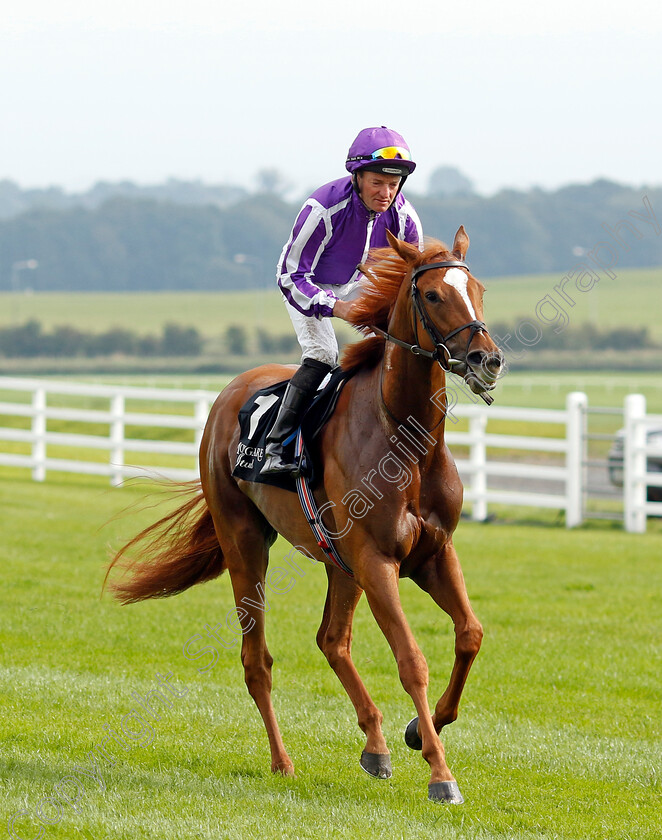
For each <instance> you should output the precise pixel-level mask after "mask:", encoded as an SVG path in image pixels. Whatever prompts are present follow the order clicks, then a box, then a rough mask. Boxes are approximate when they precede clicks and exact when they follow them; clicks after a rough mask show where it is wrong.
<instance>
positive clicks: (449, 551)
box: [406, 541, 483, 749]
mask: <svg viewBox="0 0 662 840" xmlns="http://www.w3.org/2000/svg"><path fill="white" fill-rule="evenodd" d="M412 579H413V580H414V581H415V583H417V584H418V586H420V587H421V589H424V590H425V591H426V592H428V593H429V594H430V596H431V597H432V599H433V600H434V601H435V602H436V603H437V604H439V606H440V607H441V608H442V609H443V610H445V612H447V613H448V614H449V615H450V617H451V618H452V619H453V625H454V627H455V662H454V663H453V670H452V672H451V677H450V680H449V682H448V687H447V688H446V690H445V691H444V693H443V694H442V695H441V697H440V698H439V701H438V702H437V705H436V707H435V710H434V718H433V721H434V728H435V729H436V731H437V732H441V730H442V728H443V727H444V726H446V725H447V724H449V723H452V722H453V721H454V720H456V719H457V712H458V707H459V705H460V698H461V697H462V691H463V690H464V685H465V683H466V681H467V677H468V675H469V670H470V668H471V666H472V664H473V661H474V659H475V658H476V656H477V655H478V651H479V650H480V645H481V641H482V638H483V628H482V627H481V624H480V622H479V621H478V619H477V618H476V614H475V613H474V611H473V609H472V608H471V604H470V603H469V596H468V595H467V588H466V585H465V583H464V575H463V574H462V569H461V567H460V561H459V560H458V557H457V552H456V551H455V547H454V546H453V543H452V542H450V541H449V542H448V543H447V545H446V546H445V547H444V549H443V551H442V553H441V554H440V555H438V556H437V557H434V558H431V559H430V560H428V561H427V562H426V563H424V564H423V565H421V566H419V568H418V569H417V570H416V573H415V574H413V575H412ZM406 740H407V743H408V744H409V746H411V747H412V748H413V749H420V745H419V742H418V739H417V737H416V725H415V723H414V721H412V723H411V724H410V726H409V727H408V732H407V735H406Z"/></svg>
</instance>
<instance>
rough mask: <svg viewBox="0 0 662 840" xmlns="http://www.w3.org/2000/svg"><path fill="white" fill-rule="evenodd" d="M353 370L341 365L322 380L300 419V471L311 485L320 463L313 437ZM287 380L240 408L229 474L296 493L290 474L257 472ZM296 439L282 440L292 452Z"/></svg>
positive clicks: (332, 409) (328, 414)
mask: <svg viewBox="0 0 662 840" xmlns="http://www.w3.org/2000/svg"><path fill="white" fill-rule="evenodd" d="M355 372H356V371H344V370H343V369H342V368H340V367H337V368H334V370H332V371H331V373H330V374H329V376H328V377H327V378H326V380H325V381H324V382H322V384H321V386H320V390H318V392H317V395H316V396H315V398H314V400H313V402H312V404H311V405H310V407H309V408H308V410H307V411H306V413H305V414H304V417H303V419H302V421H301V435H302V441H303V446H302V452H301V460H300V463H301V471H302V474H303V475H304V476H305V477H306V478H307V480H308V483H309V484H310V485H311V486H314V484H315V480H316V477H317V475H318V474H319V472H320V466H321V465H320V463H319V458H318V456H317V454H316V452H315V449H314V440H315V438H316V437H317V435H318V434H319V432H320V431H321V430H322V427H323V426H324V424H325V423H326V422H327V420H328V419H329V417H331V415H332V414H333V411H334V409H335V407H336V403H337V402H338V397H339V396H340V392H341V391H342V389H343V387H344V386H345V383H346V382H347V381H348V380H349V379H351V377H352V376H353V375H354V373H355ZM288 381H289V380H285V381H284V382H276V383H275V384H274V385H270V386H269V387H268V388H263V389H262V390H260V391H256V392H255V393H254V394H253V396H252V397H251V398H250V399H249V400H247V401H246V403H245V404H244V405H243V407H242V408H241V410H240V411H239V428H240V438H239V445H238V447H237V460H236V462H235V466H234V469H233V471H232V475H234V476H236V477H237V478H243V479H244V481H255V482H258V483H261V484H273V485H275V486H276V487H282V488H283V489H285V490H290V491H292V492H293V493H296V492H297V488H296V483H295V480H294V478H292V476H291V475H289V474H287V473H270V474H267V475H261V474H260V470H261V469H262V465H263V464H264V450H265V446H266V437H267V435H268V433H269V430H270V429H271V427H272V426H273V424H274V421H275V419H276V415H277V414H278V409H279V408H280V403H281V401H282V399H283V395H284V394H285V389H286V388H287V383H288ZM295 438H296V434H293V435H291V436H290V438H288V439H287V440H286V442H285V444H286V447H291V449H292V452H294V446H295Z"/></svg>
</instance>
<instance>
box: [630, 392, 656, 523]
mask: <svg viewBox="0 0 662 840" xmlns="http://www.w3.org/2000/svg"><path fill="white" fill-rule="evenodd" d="M624 422H625V426H624V431H625V441H624V443H625V446H624V457H623V505H624V522H625V530H626V531H633V532H635V533H640V534H641V533H644V532H645V531H646V519H647V517H648V516H662V502H649V501H647V492H648V488H649V487H662V472H651V471H649V467H650V463H649V459H650V458H652V457H655V458H657V459H658V463H659V458H660V450H659V445H658V446H657V447H655V446H654V444H653V442H652V441H651V440H649V439H648V435H647V432H648V431H649V430H650V429H653V428H654V429H662V414H647V413H646V398H645V397H644V396H643V395H642V394H629V395H628V396H627V397H626V398H625V412H624Z"/></svg>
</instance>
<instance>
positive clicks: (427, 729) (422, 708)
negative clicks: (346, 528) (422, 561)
mask: <svg viewBox="0 0 662 840" xmlns="http://www.w3.org/2000/svg"><path fill="white" fill-rule="evenodd" d="M355 571H357V572H359V574H357V577H358V579H359V582H360V584H361V586H362V587H363V589H364V590H365V593H366V596H367V598H368V603H369V604H370V609H371V610H372V613H373V615H374V616H375V619H376V621H377V623H378V624H379V627H380V628H381V630H382V632H383V633H384V635H385V636H386V640H387V641H388V643H389V645H390V647H391V650H392V651H393V655H394V656H395V661H396V662H397V665H398V672H399V675H400V681H401V682H402V685H403V687H404V689H405V691H406V692H407V693H408V694H409V696H410V697H411V699H412V700H413V702H414V706H415V707H416V711H417V712H418V718H419V731H420V735H421V740H422V751H423V758H424V759H425V760H426V761H427V762H428V764H429V765H430V784H429V785H428V796H429V798H430V799H433V800H439V801H443V802H449V803H461V802H463V801H464V800H463V798H462V794H461V793H460V791H459V789H458V786H457V782H456V781H455V779H454V778H453V775H452V773H451V771H450V770H449V768H448V765H447V764H446V756H445V753H444V747H443V744H442V743H441V740H440V739H439V735H438V734H437V732H436V731H435V727H434V724H433V720H432V716H431V714H430V711H429V707H428V698H427V687H428V666H427V662H426V661H425V657H424V656H423V653H422V651H421V649H420V648H419V646H418V644H417V643H416V639H415V638H414V634H413V633H412V631H411V628H410V627H409V623H408V622H407V618H406V616H405V614H404V612H403V610H402V605H401V603H400V593H399V591H398V581H399V574H398V567H397V565H396V564H395V563H394V562H392V561H390V560H389V559H388V558H385V557H382V556H378V555H377V556H376V555H372V556H370V557H365V558H363V562H361V563H360V566H359V567H358V568H357V569H355Z"/></svg>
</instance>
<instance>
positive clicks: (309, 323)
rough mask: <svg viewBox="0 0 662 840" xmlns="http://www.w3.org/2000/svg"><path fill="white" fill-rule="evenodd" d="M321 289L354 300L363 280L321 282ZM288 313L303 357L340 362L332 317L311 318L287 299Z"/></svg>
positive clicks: (325, 361) (331, 362)
mask: <svg viewBox="0 0 662 840" xmlns="http://www.w3.org/2000/svg"><path fill="white" fill-rule="evenodd" d="M319 287H320V288H321V289H330V290H331V291H332V292H333V293H334V295H335V296H336V297H337V298H340V300H354V299H355V298H357V297H358V296H359V295H360V294H361V281H360V280H359V281H358V282H357V281H352V282H350V283H345V285H344V286H332V285H330V284H327V283H320V284H319ZM285 308H286V309H287V314H288V315H289V316H290V319H291V321H292V325H293V326H294V331H295V332H296V334H297V339H298V341H299V344H300V345H301V359H302V360H303V359H317V361H318V362H324V363H325V364H327V365H331V367H335V366H336V365H337V364H338V340H337V339H336V334H335V331H334V329H333V325H332V323H331V321H332V319H331V318H320V319H319V320H318V319H317V318H311V317H309V316H307V315H302V314H301V312H299V310H298V309H295V308H294V307H293V306H290V304H289V303H288V302H287V301H285Z"/></svg>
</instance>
